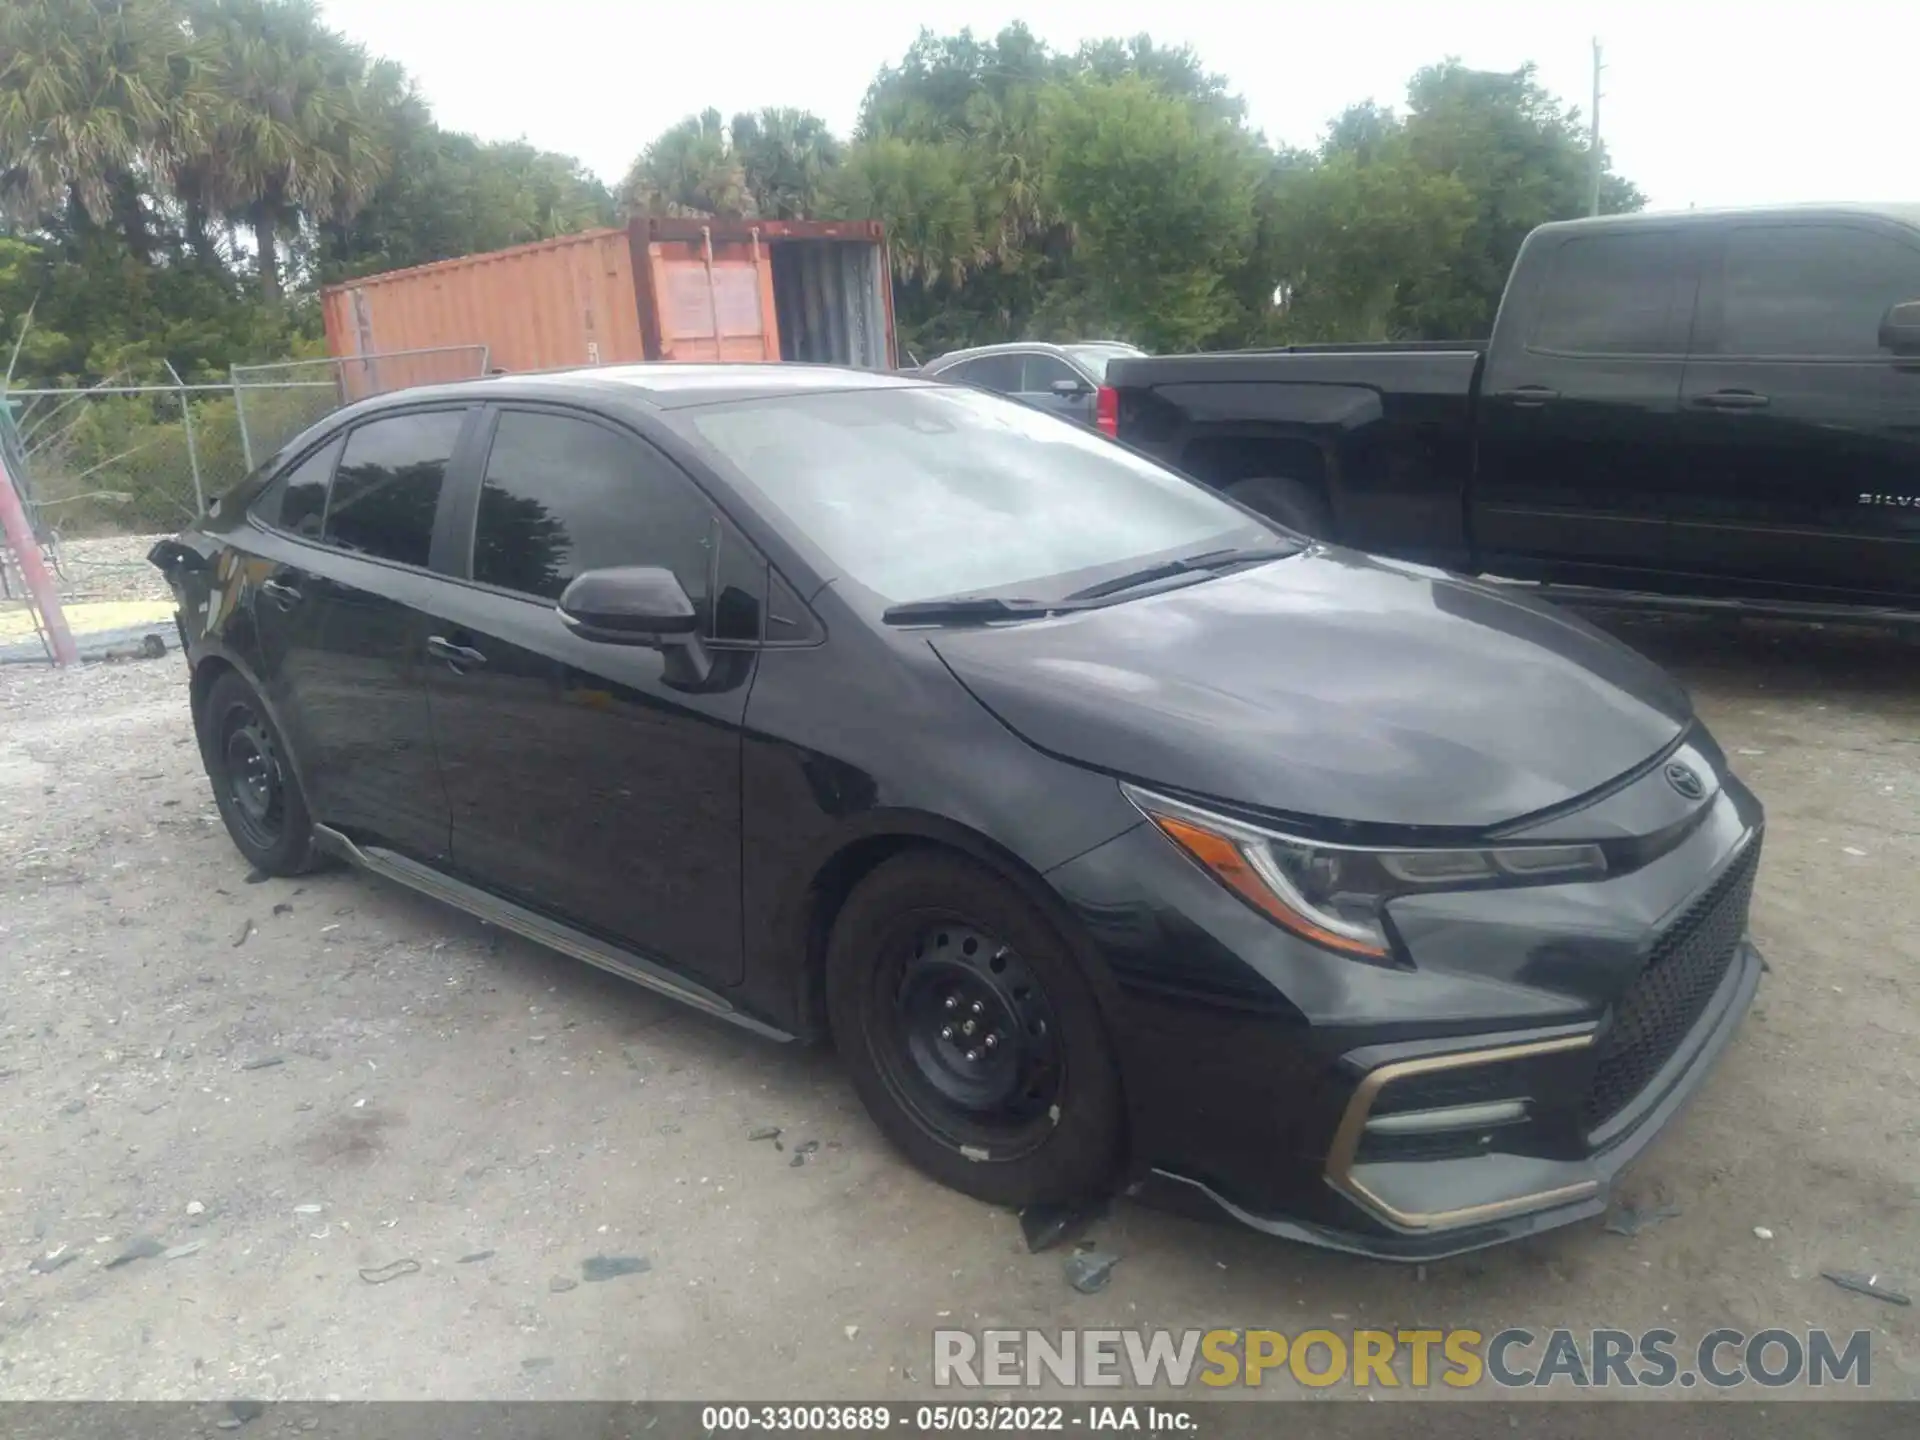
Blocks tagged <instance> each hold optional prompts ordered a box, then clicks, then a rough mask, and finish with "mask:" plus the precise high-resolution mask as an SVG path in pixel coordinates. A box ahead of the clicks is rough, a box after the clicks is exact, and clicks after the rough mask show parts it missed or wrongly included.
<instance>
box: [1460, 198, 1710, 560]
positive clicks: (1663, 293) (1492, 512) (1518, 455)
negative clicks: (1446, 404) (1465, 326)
mask: <svg viewBox="0 0 1920 1440" xmlns="http://www.w3.org/2000/svg"><path fill="white" fill-rule="evenodd" d="M1552 243H1553V246H1554V248H1553V249H1552V250H1550V251H1549V252H1548V253H1547V254H1545V255H1541V256H1538V257H1537V258H1536V257H1534V256H1533V255H1530V254H1523V256H1522V260H1521V264H1522V266H1523V267H1528V268H1531V270H1532V273H1533V279H1532V281H1531V283H1530V285H1529V290H1528V292H1527V293H1522V294H1520V295H1516V296H1509V297H1508V300H1507V301H1506V302H1505V304H1504V305H1503V308H1502V311H1501V315H1500V323H1499V325H1498V326H1497V327H1496V333H1495V337H1494V346H1493V349H1492V350H1491V352H1490V353H1489V354H1488V357H1487V363H1486V369H1485V373H1484V376H1483V379H1482V381H1481V393H1480V418H1479V424H1478V446H1479V459H1478V464H1477V468H1476V471H1475V476H1474V483H1473V487H1472V491H1471V499H1470V502H1469V503H1470V513H1471V518H1472V525H1473V535H1474V539H1475V542H1476V545H1477V546H1478V547H1479V549H1480V550H1481V552H1482V554H1483V556H1484V558H1485V564H1486V565H1487V567H1488V568H1490V569H1495V570H1498V569H1500V568H1501V566H1502V565H1503V563H1506V564H1508V565H1509V568H1511V569H1513V570H1514V571H1515V572H1516V573H1525V571H1526V569H1527V568H1529V567H1528V566H1527V563H1526V562H1530V561H1531V562H1541V561H1545V562H1550V564H1551V567H1552V570H1553V573H1554V574H1555V575H1556V576H1557V577H1558V578H1562V579H1588V580H1592V581H1594V582H1597V583H1608V582H1609V581H1610V580H1613V579H1616V578H1617V577H1618V576H1619V574H1620V572H1622V571H1634V570H1639V571H1648V570H1657V569H1661V568H1663V567H1664V566H1665V563H1666V543H1665V530H1666V521H1667V515H1666V505H1667V494H1668V491H1669V490H1670V489H1671V488H1672V485H1673V481H1674V464H1675V450H1674V439H1675V434H1676V429H1675V427H1676V423H1677V416H1678V413H1679V405H1680V381H1681V375H1682V372H1683V371H1684V369H1685V367H1686V347H1687V336H1688V332H1689V329H1690V326H1691V321H1692V314H1693V302H1694V295H1695V290H1696V288H1697V272H1698V261H1697V259H1696V255H1697V252H1698V249H1699V244H1698V242H1697V240H1696V239H1695V236H1694V234H1693V233H1692V232H1691V231H1690V230H1689V228H1688V227H1685V226H1674V227H1672V228H1671V229H1669V228H1646V229H1642V228H1633V229H1621V230H1597V231H1592V232H1588V233H1580V232H1578V231H1575V232H1571V233H1569V234H1567V235H1565V236H1564V237H1563V238H1560V239H1558V240H1556V241H1554V242H1552ZM1523 283H1527V282H1525V281H1523ZM1510 329H1511V330H1513V331H1517V332H1519V333H1507V332H1508V331H1509V330H1510ZM1515 561H1518V562H1519V563H1518V564H1513V563H1511V562H1515ZM1581 570H1586V571H1587V572H1588V573H1587V574H1585V575H1582V574H1580V573H1579V572H1580V571H1581Z"/></svg>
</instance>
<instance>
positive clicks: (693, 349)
mask: <svg viewBox="0 0 1920 1440" xmlns="http://www.w3.org/2000/svg"><path fill="white" fill-rule="evenodd" d="M628 234H629V237H630V240H631V249H632V253H633V265H632V269H633V275H634V281H635V289H636V291H637V298H638V302H639V309H640V331H641V335H642V337H643V339H644V340H645V343H646V353H647V358H648V359H650V360H769V361H770V360H799V361H809V362H813V363H816V364H829V365H855V366H860V367H863V368H867V369H875V370H882V369H891V368H892V367H893V366H894V365H896V364H897V363H898V361H897V359H896V351H895V340H894V332H893V285H892V279H891V272H890V267H889V266H888V263H887V244H886V230H885V227H883V226H882V225H881V224H880V222H878V221H877V220H721V219H711V220H709V219H682V218H677V217H672V218H670V217H664V216H642V217H639V218H637V219H635V220H634V221H633V222H632V224H631V225H630V226H629V227H628Z"/></svg>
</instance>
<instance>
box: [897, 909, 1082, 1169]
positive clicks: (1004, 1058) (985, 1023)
mask: <svg viewBox="0 0 1920 1440" xmlns="http://www.w3.org/2000/svg"><path fill="white" fill-rule="evenodd" d="M876 980H877V982H878V984H879V985H880V986H881V987H882V989H883V992H884V993H883V994H880V995H876V996H875V999H876V1001H878V1002H880V1003H877V1004H875V1006H874V1007H873V1010H872V1011H871V1012H870V1013H871V1014H872V1015H873V1017H874V1019H875V1021H876V1022H877V1029H878V1031H879V1033H878V1034H876V1035H875V1036H874V1037H873V1040H874V1042H875V1043H874V1046H873V1049H874V1054H875V1059H876V1060H877V1061H879V1064H880V1068H881V1069H882V1071H883V1072H884V1073H885V1075H886V1077H887V1080H888V1083H889V1086H890V1088H892V1089H893V1090H894V1092H895V1094H896V1095H898V1097H899V1099H900V1101H901V1102H902V1104H903V1106H904V1107H905V1108H906V1109H907V1111H908V1112H909V1113H910V1114H911V1115H912V1116H913V1118H914V1119H915V1120H916V1121H917V1122H918V1123H919V1124H920V1125H921V1126H922V1127H923V1128H924V1129H925V1130H927V1131H928V1132H929V1133H930V1134H932V1135H933V1136H934V1137H935V1138H937V1139H939V1140H941V1141H942V1142H944V1143H945V1144H947V1145H950V1146H955V1147H965V1146H987V1145H990V1146H991V1147H992V1148H993V1150H994V1152H995V1153H996V1154H997V1155H1001V1156H1009V1157H1010V1156H1016V1155H1019V1154H1021V1153H1024V1152H1026V1151H1028V1150H1032V1149H1034V1148H1036V1147H1038V1146H1039V1145H1041V1144H1043V1143H1045V1141H1046V1139H1047V1137H1048V1134H1049V1133H1050V1131H1051V1129H1052V1126H1053V1123H1054V1121H1055V1119H1056V1118H1057V1117H1058V1115H1059V1107H1060V1104H1061V1102H1062V1100H1063V1098H1064V1096H1065V1091H1066V1079H1067V1073H1066V1062H1065V1055H1064V1053H1063V1050H1062V1047H1061V1037H1060V1026H1059V1019H1058V1016H1057V1015H1056V1014H1055V1011H1054V1006H1053V1002H1052V1000H1051V998H1050V997H1049V996H1048V994H1047V991H1046V989H1045V987H1044V986H1043V985H1042V984H1041V983H1040V980H1039V978H1038V977H1037V976H1036V975H1035V974H1034V973H1033V971H1032V970H1031V968H1030V967H1029V966H1028V965H1027V964H1026V963H1025V962H1024V961H1023V960H1022V959H1021V958H1020V956H1019V954H1018V953H1017V952H1016V951H1015V950H1014V949H1013V947H1012V946H1011V945H1009V944H1007V943H1006V942H1005V941H1003V940H1001V939H1000V938H999V937H998V936H996V935H994V934H993V933H991V932H990V931H988V930H986V929H984V928H982V927H980V926H978V925H974V924H970V923H968V922H966V921H964V920H961V919H958V918H957V917H956V918H953V919H935V920H928V921H926V922H925V923H924V924H921V925H919V926H916V927H915V929H914V930H913V932H912V933H911V934H910V936H909V938H907V939H906V940H905V942H904V943H902V944H901V945H900V946H899V949H898V952H897V953H896V954H895V955H894V956H892V957H890V963H889V964H885V965H882V966H880V967H878V969H877V973H876Z"/></svg>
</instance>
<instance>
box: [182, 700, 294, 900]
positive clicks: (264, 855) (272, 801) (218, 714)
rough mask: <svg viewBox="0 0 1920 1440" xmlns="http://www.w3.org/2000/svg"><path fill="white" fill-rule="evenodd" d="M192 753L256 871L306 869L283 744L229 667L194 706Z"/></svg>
mask: <svg viewBox="0 0 1920 1440" xmlns="http://www.w3.org/2000/svg"><path fill="white" fill-rule="evenodd" d="M200 754H201V757H202V759H203V760H204V761H205V762H206V767H207V778H208V779H210V780H211V781H212V782H213V800H214V804H216V805H218V806H219V807H220V818H221V819H222V820H224V821H226V824H227V834H228V835H229V836H231V837H232V839H233V843H234V847H235V848H236V849H238V850H239V852H240V853H241V854H242V855H244V856H246V858H247V860H248V861H249V862H251V864H252V865H253V867H254V868H255V869H256V870H262V871H265V872H266V873H267V874H269V875H302V874H305V873H306V872H307V871H309V870H311V869H313V868H314V864H315V861H316V852H315V849H314V844H313V817H312V815H310V814H309V813H308V811H307V800H306V796H305V795H304V794H302V793H301V790H300V781H299V778H298V777H297V776H296V775H295V774H294V771H293V765H292V763H291V761H290V760H289V759H288V758H287V747H286V742H285V741H284V740H282V739H281V738H280V731H279V728H278V727H277V726H275V724H274V723H273V717H272V716H270V715H269V714H268V713H267V707H266V706H265V705H264V704H262V703H261V701H260V697H259V696H258V695H256V694H255V693H254V691H253V687H252V686H251V685H249V684H247V682H246V681H245V680H243V679H241V678H240V676H239V675H237V674H235V673H234V672H233V671H231V670H229V671H228V672H227V673H226V674H224V675H222V676H221V677H220V678H219V679H217V680H215V681H214V682H213V688H212V689H210V690H209V691H208V692H207V698H206V703H205V704H203V705H202V706H201V707H200Z"/></svg>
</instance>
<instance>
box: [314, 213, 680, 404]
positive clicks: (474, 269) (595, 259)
mask: <svg viewBox="0 0 1920 1440" xmlns="http://www.w3.org/2000/svg"><path fill="white" fill-rule="evenodd" d="M322 300H323V305H324V309H325V315H326V329H327V349H328V351H329V352H330V353H332V354H333V355H335V356H340V357H351V356H356V355H374V354H392V353H393V352H395V351H415V350H431V349H436V348H439V347H443V346H450V345H485V346H487V347H488V350H489V352H490V362H491V364H492V365H493V367H494V368H496V369H500V370H509V371H512V370H551V369H558V368H561V367H564V366H571V365H604V364H612V363H615V362H624V361H634V360H642V359H645V358H646V346H645V343H644V341H643V339H642V336H641V330H640V316H639V306H638V304H637V302H636V299H635V292H634V284H633V269H632V263H631V251H630V246H629V243H628V238H627V233H626V232H625V231H624V230H590V231H587V232H586V233H584V234H580V235H567V236H563V237H561V238H559V239H557V240H543V241H539V242H537V243H535V244H532V245H520V246H516V247H514V248H513V249H511V250H499V251H494V252H493V253H491V254H486V255H469V256H465V257H463V258H461V259H458V260H446V261H442V262H440V263H438V264H435V265H422V266H418V267H416V268H414V269H411V270H396V271H393V272H391V273H389V274H385V275H372V276H368V277H367V278H365V279H362V280H351V281H347V282H344V283H342V284H339V285H330V286H328V287H326V289H325V290H324V291H323V293H322ZM441 378H453V377H441Z"/></svg>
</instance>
